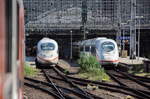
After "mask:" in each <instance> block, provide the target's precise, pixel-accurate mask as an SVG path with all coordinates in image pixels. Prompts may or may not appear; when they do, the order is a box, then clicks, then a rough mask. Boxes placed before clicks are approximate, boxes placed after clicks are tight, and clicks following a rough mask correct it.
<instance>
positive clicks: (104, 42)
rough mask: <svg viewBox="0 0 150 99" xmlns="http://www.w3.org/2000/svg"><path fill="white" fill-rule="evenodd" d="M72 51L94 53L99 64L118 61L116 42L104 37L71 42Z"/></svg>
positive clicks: (115, 63) (77, 53)
mask: <svg viewBox="0 0 150 99" xmlns="http://www.w3.org/2000/svg"><path fill="white" fill-rule="evenodd" d="M73 51H74V53H75V54H76V55H80V54H81V53H83V52H84V53H86V54H88V55H89V54H92V55H94V56H95V57H96V58H97V60H98V61H99V63H100V64H101V65H107V64H113V65H117V64H118V62H119V60H118V59H119V52H118V46H117V44H116V42H115V41H114V40H112V39H107V38H105V37H98V38H94V39H88V40H84V41H80V42H75V43H73ZM77 51H78V52H77Z"/></svg>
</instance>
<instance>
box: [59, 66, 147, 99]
mask: <svg viewBox="0 0 150 99" xmlns="http://www.w3.org/2000/svg"><path fill="white" fill-rule="evenodd" d="M59 69H60V70H62V71H63V69H62V68H60V67H59ZM64 75H65V74H64ZM110 76H111V75H110ZM67 77H68V78H69V79H72V81H73V82H75V83H77V84H80V85H85V86H86V85H87V84H88V83H90V84H94V85H97V86H98V87H99V88H101V89H105V90H109V91H113V92H118V93H123V94H126V95H131V96H133V97H136V98H139V99H150V92H149V90H146V89H145V90H141V89H135V88H130V87H129V86H128V85H125V84H124V83H122V82H120V81H119V80H118V81H117V82H118V83H119V85H114V84H108V83H105V82H98V81H90V80H85V79H81V78H75V77H71V76H67ZM111 77H112V76H111ZM113 77H114V76H113ZM113 77H112V78H113ZM114 78H115V77H114ZM123 78H126V77H123ZM144 79H145V78H144ZM134 82H135V80H134ZM141 85H146V84H142V82H141ZM144 87H146V88H148V87H149V85H147V86H144ZM148 89H149V88H148Z"/></svg>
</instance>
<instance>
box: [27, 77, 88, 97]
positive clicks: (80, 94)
mask: <svg viewBox="0 0 150 99" xmlns="http://www.w3.org/2000/svg"><path fill="white" fill-rule="evenodd" d="M25 79H26V80H28V81H31V82H34V83H39V84H42V85H45V86H48V87H53V85H52V84H50V83H47V82H44V81H39V80H35V79H32V78H28V77H25ZM56 87H58V88H61V89H63V90H66V91H69V92H72V93H74V94H76V95H77V96H79V97H82V98H83V99H86V97H87V96H86V95H84V94H82V93H80V92H78V91H76V90H72V89H69V88H65V87H62V86H59V85H56Z"/></svg>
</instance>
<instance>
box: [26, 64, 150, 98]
mask: <svg viewBox="0 0 150 99" xmlns="http://www.w3.org/2000/svg"><path fill="white" fill-rule="evenodd" d="M42 71H43V73H44V76H45V78H46V80H47V81H39V80H35V79H31V78H27V77H25V85H27V86H30V87H33V88H36V89H39V90H42V91H44V92H46V93H48V94H50V95H52V96H54V97H55V98H57V99H74V98H75V99H103V98H102V97H100V96H97V95H95V94H92V93H90V92H88V91H87V90H85V89H83V87H82V86H84V87H86V86H88V84H91V85H93V86H97V87H98V88H99V89H103V90H107V91H111V92H117V93H121V94H125V95H130V96H133V97H135V98H138V99H150V91H149V87H148V86H149V85H146V84H141V83H143V82H140V85H144V86H143V87H146V88H147V90H146V89H145V90H143V89H135V88H131V87H130V86H128V85H127V84H125V83H123V82H121V81H119V80H118V78H119V77H120V78H122V79H126V78H127V77H125V76H124V75H123V74H119V75H118V74H113V73H111V72H109V73H108V74H109V75H110V77H111V78H112V79H113V80H114V81H115V82H116V83H117V84H118V85H116V84H109V83H106V82H99V81H91V80H85V79H81V78H75V77H72V76H69V75H66V74H65V73H64V72H63V71H64V70H63V68H61V67H59V66H56V67H52V68H51V69H42ZM117 72H118V71H117ZM128 76H130V77H134V76H133V75H128ZM117 77H118V78H117ZM135 78H139V79H143V81H145V82H148V81H149V80H147V79H146V78H140V77H135ZM135 78H134V79H135ZM128 80H129V79H128ZM130 80H132V79H130ZM135 81H136V80H134V82H135ZM145 85H146V86H145Z"/></svg>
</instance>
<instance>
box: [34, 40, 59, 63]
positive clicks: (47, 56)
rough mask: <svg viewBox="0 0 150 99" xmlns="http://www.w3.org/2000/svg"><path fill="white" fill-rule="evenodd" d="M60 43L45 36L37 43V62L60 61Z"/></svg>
mask: <svg viewBox="0 0 150 99" xmlns="http://www.w3.org/2000/svg"><path fill="white" fill-rule="evenodd" d="M58 58H59V55H58V44H57V42H56V41H55V40H53V39H49V38H43V39H42V40H40V41H39V42H38V44H37V57H36V59H37V62H38V63H40V64H51V65H53V64H57V63H58Z"/></svg>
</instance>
